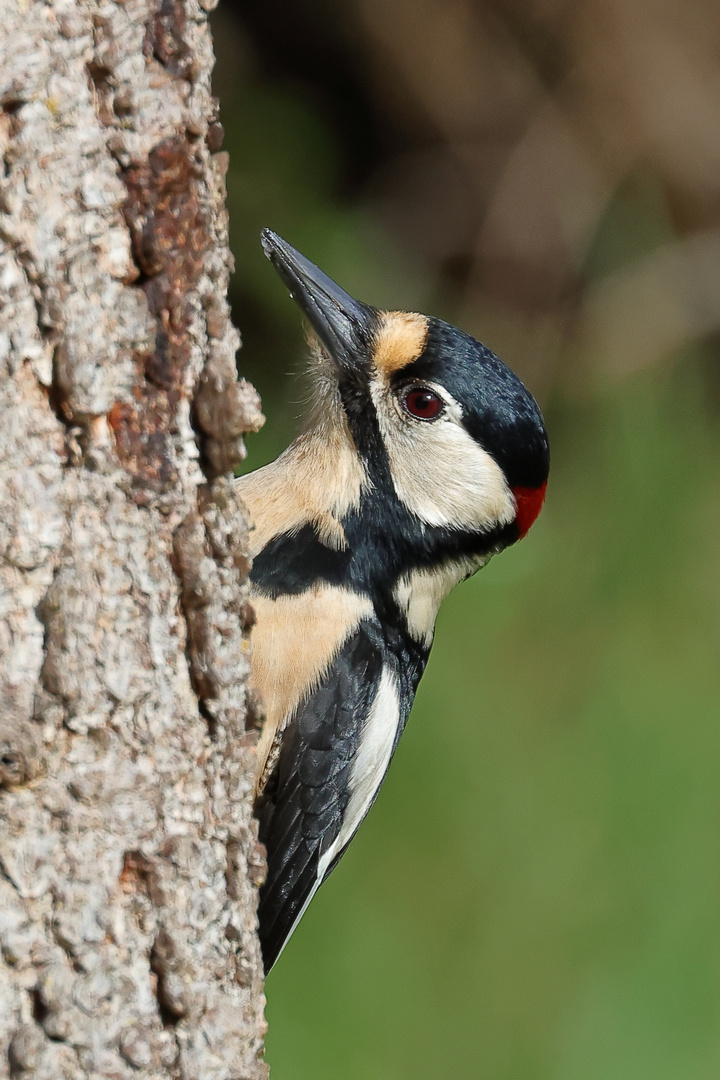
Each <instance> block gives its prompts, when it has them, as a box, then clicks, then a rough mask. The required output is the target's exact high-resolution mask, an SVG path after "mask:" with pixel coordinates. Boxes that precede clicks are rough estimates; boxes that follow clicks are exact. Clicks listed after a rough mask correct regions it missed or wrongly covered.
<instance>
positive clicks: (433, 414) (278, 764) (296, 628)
mask: <svg viewBox="0 0 720 1080" xmlns="http://www.w3.org/2000/svg"><path fill="white" fill-rule="evenodd" d="M263 246H264V249H265V253H266V254H267V256H268V258H269V259H270V261H271V263H272V264H273V266H274V267H275V269H276V270H277V272H278V274H279V275H280V277H281V278H282V280H283V281H284V283H285V285H286V286H287V287H288V288H289V290H290V293H291V295H292V297H293V298H294V299H295V301H296V302H297V304H298V305H299V307H300V308H301V310H302V312H303V313H304V314H305V316H306V317H307V319H308V321H309V323H310V327H311V330H312V334H313V342H312V344H313V357H314V358H313V376H314V394H313V407H312V414H311V418H310V421H309V423H308V425H307V427H306V429H305V430H304V432H303V434H301V435H300V436H299V438H297V439H296V440H295V442H294V443H293V444H292V445H291V446H290V447H289V448H288V449H287V450H286V451H285V452H284V453H283V454H281V455H280V457H279V458H278V459H277V461H275V462H273V463H272V464H270V465H266V466H265V467H264V468H262V469H259V470H258V471H257V472H254V473H251V474H249V475H247V476H243V477H241V478H240V479H239V480H238V481H237V486H238V490H239V493H240V496H241V498H242V499H243V501H244V502H245V504H246V505H247V506H248V508H249V510H250V514H251V517H252V520H253V523H254V531H253V532H252V534H251V548H252V550H251V555H252V558H253V567H252V572H251V585H252V598H253V604H254V607H255V610H256V617H257V623H256V627H255V630H254V635H253V659H252V673H251V681H252V684H253V685H254V687H255V688H256V690H257V691H259V693H260V695H261V697H262V699H263V701H264V705H265V710H266V720H265V726H264V730H263V733H262V736H261V739H260V743H259V747H258V776H257V813H258V817H259V821H260V838H261V840H262V841H263V842H264V843H265V845H266V847H267V862H268V874H267V880H266V881H265V884H264V885H263V887H262V890H261V893H260V907H259V923H260V940H261V945H262V950H263V959H264V964H265V969H266V971H269V970H270V968H271V967H272V965H273V964H274V963H275V961H276V959H277V957H278V956H279V954H280V952H281V950H282V949H283V947H284V945H285V943H286V942H287V940H288V938H289V937H290V935H291V933H292V932H293V930H294V928H295V927H296V925H297V923H298V921H299V920H300V918H301V916H302V915H303V913H304V911H305V909H306V908H307V906H308V904H309V903H310V900H311V899H312V897H313V895H314V893H315V891H316V890H317V888H318V886H319V885H320V884H321V883H322V882H323V881H324V880H325V878H326V877H327V876H328V874H329V873H330V872H331V870H332V869H333V868H334V867H335V866H336V865H337V862H338V860H339V859H340V857H341V856H342V854H343V853H344V851H345V849H346V848H347V846H348V844H349V843H350V841H351V840H352V838H353V836H354V835H355V832H356V830H357V828H358V826H359V825H360V822H361V821H362V819H363V818H364V817H365V815H366V814H367V812H368V810H369V809H370V807H371V805H372V803H373V801H374V799H375V797H376V795H377V793H378V790H379V788H380V785H381V784H382V782H383V780H384V778H385V774H386V772H387V769H388V766H389V764H390V759H391V758H392V755H393V752H394V750H395V747H396V746H397V743H398V739H399V738H400V735H401V733H402V730H403V728H404V726H405V722H406V720H407V718H408V714H409V712H410V707H411V705H412V702H413V698H414V696H415V691H416V689H417V685H418V682H419V680H420V676H421V675H422V673H423V669H424V667H425V663H426V661H427V658H428V653H429V650H430V646H431V643H432V639H433V630H434V623H435V617H436V615H437V611H438V607H439V605H440V602H441V601H442V599H443V598H444V597H445V596H446V595H447V593H448V592H449V591H450V589H452V587H453V586H454V585H456V584H457V583H458V582H459V581H462V580H463V578H466V577H468V576H469V575H470V574H474V573H475V571H476V570H478V569H479V568H480V567H481V566H483V565H484V564H485V563H487V562H488V560H489V559H490V558H491V556H492V555H494V554H496V553H497V552H499V551H501V550H502V549H503V548H505V547H508V546H509V545H510V544H514V543H515V541H516V540H519V539H520V538H521V537H523V536H524V535H525V534H526V533H527V531H528V529H529V528H530V526H531V525H532V523H533V522H534V520H535V518H536V517H537V515H538V513H539V512H540V508H541V506H542V502H543V498H544V496H545V486H546V482H547V475H548V464H549V453H548V440H547V435H546V432H545V427H544V424H543V420H542V416H541V414H540V410H539V409H538V406H537V404H536V403H535V400H534V399H533V397H532V396H531V395H530V393H529V392H528V391H527V390H526V389H525V387H524V386H523V384H522V383H521V382H520V380H519V379H518V378H517V377H516V376H515V375H514V374H513V373H512V372H511V371H510V370H509V369H508V368H507V367H506V366H505V364H503V363H502V361H501V360H499V359H498V358H497V356H495V355H494V354H493V353H492V352H490V350H489V349H487V348H486V347H485V346H484V345H481V344H480V343H479V342H478V341H475V340H474V339H473V338H472V337H470V336H469V335H468V334H465V333H463V331H462V330H458V329H457V328H456V327H454V326H451V325H449V324H448V323H446V322H442V321H441V320H440V319H434V318H428V317H426V316H425V315H418V314H412V313H407V312H399V311H378V310H376V309H375V308H373V307H370V306H369V305H367V304H363V303H359V302H358V301H357V300H353V299H352V297H351V296H349V295H348V294H347V293H346V292H344V291H343V289H341V288H340V287H339V286H338V285H337V284H336V283H335V282H334V281H332V280H331V279H330V278H329V277H328V276H327V275H326V274H324V273H323V272H322V270H320V269H319V268H318V267H317V266H315V265H314V264H313V263H311V262H310V261H309V260H308V259H306V258H305V257H304V256H303V255H301V254H300V253H299V252H298V251H296V250H295V249H294V248H292V247H291V246H290V245H289V244H288V243H286V242H285V241H284V240H282V239H281V238H280V237H279V236H277V235H276V234H275V233H273V232H270V230H265V231H264V232H263Z"/></svg>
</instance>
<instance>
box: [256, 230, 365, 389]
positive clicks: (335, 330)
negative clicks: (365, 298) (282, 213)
mask: <svg viewBox="0 0 720 1080" xmlns="http://www.w3.org/2000/svg"><path fill="white" fill-rule="evenodd" d="M262 245H263V249H264V251H265V254H266V255H267V257H268V259H269V260H270V262H271V263H272V264H273V266H274V267H275V269H276V270H277V272H278V274H279V275H280V277H281V278H282V280H283V281H284V282H285V284H286V285H287V287H288V289H289V290H290V295H291V296H292V298H293V300H294V301H295V302H296V304H297V305H298V306H299V307H300V309H301V310H302V311H303V312H304V314H305V315H306V316H307V318H308V319H309V320H310V324H311V326H312V328H313V330H314V331H315V333H316V334H317V335H318V337H319V338H320V341H321V342H322V344H323V345H324V346H325V348H326V349H327V351H328V352H329V353H330V356H331V357H332V359H333V360H334V361H335V363H336V364H337V365H338V367H339V368H340V370H341V371H343V372H345V373H349V372H350V371H357V369H358V366H359V365H360V366H362V365H363V361H365V362H367V359H368V357H369V355H370V350H371V342H372V337H373V331H374V328H375V322H376V318H377V315H376V312H375V309H374V308H372V307H370V306H369V305H368V304H361V303H360V302H359V301H358V300H353V298H352V296H350V295H349V294H348V293H346V292H345V290H344V289H341V288H340V286H339V285H337V284H336V283H335V282H334V281H333V280H332V278H329V277H328V276H327V274H324V273H323V272H322V270H321V269H320V268H319V267H317V266H315V264H314V263H311V262H310V260H309V259H306V258H305V256H304V255H301V254H300V252H299V251H296V250H295V248H294V247H291V246H290V244H288V243H287V242H286V241H285V240H283V239H282V237H280V236H278V235H277V233H274V232H272V231H271V230H270V229H263V231H262Z"/></svg>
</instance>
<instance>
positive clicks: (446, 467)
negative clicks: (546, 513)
mask: <svg viewBox="0 0 720 1080" xmlns="http://www.w3.org/2000/svg"><path fill="white" fill-rule="evenodd" d="M429 385H431V386H433V389H434V390H435V392H436V393H438V394H439V395H440V396H441V397H442V399H443V400H444V401H445V404H446V407H445V412H444V414H443V416H442V417H441V418H440V419H439V420H436V421H435V422H433V423H429V422H427V421H422V420H413V419H411V418H410V417H405V416H403V415H401V414H400V412H399V410H398V407H397V406H396V403H395V401H394V399H393V396H392V394H391V392H390V391H389V390H388V389H387V388H386V387H384V386H382V385H381V384H380V383H378V382H376V383H374V385H373V387H372V395H373V400H374V403H375V409H376V412H377V418H378V424H379V426H380V431H381V433H382V436H383V441H384V443H385V447H386V450H387V454H388V459H389V462H390V472H391V475H392V479H393V484H394V487H395V492H396V494H397V497H398V498H399V499H400V501H401V502H403V503H404V504H405V506H407V508H408V510H411V511H412V512H413V513H414V514H416V515H417V516H418V517H419V518H420V519H421V521H424V522H425V523H426V524H427V525H444V526H448V527H449V528H457V529H468V528H469V529H473V530H482V529H488V528H491V527H493V526H495V525H501V526H502V525H507V524H509V523H510V522H511V521H512V520H513V519H514V517H515V501H514V499H513V497H512V494H511V492H510V489H509V488H508V486H507V483H506V480H505V476H504V475H503V471H502V469H501V468H500V466H499V465H498V464H497V463H496V462H495V461H494V460H493V458H492V457H491V456H490V454H488V453H487V451H485V450H483V449H482V447H481V446H478V444H477V443H476V442H475V440H474V439H473V438H472V436H471V435H470V434H468V432H467V431H466V430H465V428H464V427H463V426H462V422H461V410H460V406H459V405H458V404H457V402H456V401H454V400H453V399H452V398H451V397H450V395H449V394H448V393H447V391H446V390H444V389H443V388H442V387H440V386H434V385H433V384H429Z"/></svg>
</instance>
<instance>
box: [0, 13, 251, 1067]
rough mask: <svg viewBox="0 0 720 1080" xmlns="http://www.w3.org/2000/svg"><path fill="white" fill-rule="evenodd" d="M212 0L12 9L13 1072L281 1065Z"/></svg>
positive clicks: (7, 992)
mask: <svg viewBox="0 0 720 1080" xmlns="http://www.w3.org/2000/svg"><path fill="white" fill-rule="evenodd" d="M210 6H211V2H205V0H200V3H198V2H197V0H185V2H184V3H181V2H180V0H161V3H160V6H159V7H158V6H157V2H155V3H153V2H152V0H54V2H47V3H41V2H39V0H0V39H1V40H0V147H1V149H2V155H3V157H2V166H3V168H2V171H1V172H0V297H1V302H2V314H1V315H0V372H1V377H0V410H1V411H0V418H1V420H0V555H1V556H2V557H1V558H0V604H1V605H2V619H1V620H0V654H2V667H1V669H0V681H1V683H2V690H1V692H2V699H1V700H2V711H1V713H0V950H1V956H0V1076H3V1077H7V1076H13V1077H15V1076H22V1077H33V1078H37V1080H40V1078H47V1080H62V1078H70V1077H72V1078H74V1080H76V1078H81V1077H92V1078H100V1077H113V1078H114V1080H115V1078H120V1077H140V1078H143V1080H150V1078H153V1080H156V1078H157V1080H160V1078H165V1077H183V1078H188V1080H215V1078H217V1080H221V1078H222V1080H226V1078H231V1077H233V1078H240V1077H242V1078H248V1080H256V1078H261V1077H265V1076H266V1075H267V1071H266V1066H265V1065H264V1064H263V1063H262V1059H261V1058H262V1035H263V1032H264V1021H263V1011H262V1010H263V1001H264V999H263V981H262V966H261V963H260V956H259V950H258V945H257V939H256V935H255V903H256V886H257V883H258V879H259V878H260V876H261V874H262V869H263V862H262V857H261V855H260V853H259V851H258V848H257V843H256V831H255V826H254V822H253V818H252V809H251V802H250V793H251V780H250V774H251V772H252V766H253V759H254V746H255V733H254V731H253V730H252V726H253V725H252V716H250V719H248V713H249V711H250V712H251V710H248V705H247V702H246V691H245V680H246V676H247V670H248V661H247V649H248V642H247V634H248V628H249V625H250V623H251V621H252V611H251V609H250V608H249V606H248V604H247V601H246V593H245V586H244V578H245V575H246V572H247V563H246V558H245V554H244V552H245V541H246V522H245V520H244V517H243V512H242V508H241V507H240V506H239V505H238V503H237V501H236V499H235V497H234V495H233V491H232V487H231V484H230V481H229V479H228V475H227V474H229V473H230V472H231V470H232V468H233V467H234V465H235V464H236V462H237V461H238V459H239V457H240V455H241V453H242V433H243V431H245V430H249V429H252V428H256V427H257V426H259V423H260V422H261V420H262V417H261V415H260V412H259V405H258V402H257V398H256V396H255V393H254V391H253V390H252V388H251V387H249V386H247V385H246V384H244V383H242V382H240V383H238V382H237V379H236V374H235V361H234V353H235V348H236V346H237V343H238V341H237V334H236V332H235V330H234V329H233V328H232V326H231V324H230V321H229V317H228V308H227V303H226V299H225V293H226V286H227V278H228V272H229V267H230V255H229V252H228V246H227V222H226V213H225V209H224V172H225V168H226V160H225V155H224V154H221V153H213V151H214V150H217V148H218V145H219V140H220V138H221V130H220V127H219V125H218V124H217V122H216V117H215V104H214V102H213V99H212V98H211V95H210V73H211V67H212V60H213V56H212V46H211V41H210V35H209V30H208V26H207V17H206V14H205V9H207V8H208V7H210Z"/></svg>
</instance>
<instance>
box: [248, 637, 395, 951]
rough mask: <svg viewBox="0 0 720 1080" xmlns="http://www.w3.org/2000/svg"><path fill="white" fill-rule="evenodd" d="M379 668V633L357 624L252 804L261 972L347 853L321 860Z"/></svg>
mask: <svg viewBox="0 0 720 1080" xmlns="http://www.w3.org/2000/svg"><path fill="white" fill-rule="evenodd" d="M382 668H383V657H382V653H381V650H380V645H379V642H378V640H377V637H376V636H375V634H374V633H373V629H372V628H371V627H369V626H364V625H363V624H361V626H360V627H359V628H358V630H357V632H356V633H355V634H354V635H353V636H352V637H351V638H350V639H349V640H348V641H347V642H346V644H345V645H344V646H343V648H342V649H341V650H340V652H339V653H338V656H337V658H336V660H335V662H334V663H333V665H332V667H331V668H330V670H329V672H328V674H327V675H326V676H325V678H324V679H323V681H322V682H321V684H320V685H319V687H318V688H317V690H316V691H315V692H314V693H313V694H312V696H311V697H310V698H309V699H308V701H307V702H305V704H303V705H302V706H301V707H300V708H299V709H298V711H297V712H296V714H295V716H294V717H293V719H292V720H291V722H290V724H289V726H288V728H287V729H286V731H285V734H284V735H283V741H282V746H281V750H280V756H279V759H278V763H277V765H276V767H275V770H274V771H273V773H272V775H271V777H270V779H269V780H268V783H267V786H266V788H265V791H264V792H263V794H262V796H261V798H260V800H259V805H258V808H257V813H258V817H259V819H260V839H261V840H262V842H263V843H264V844H265V846H266V848H267V861H268V875H267V879H266V881H265V884H264V885H263V887H262V889H261V891H260V906H259V910H258V917H259V921H260V943H261V946H262V953H263V961H264V964H265V970H266V972H267V971H269V970H270V968H271V967H272V966H273V964H274V963H275V961H276V959H277V958H278V956H279V955H280V952H281V951H282V948H283V946H284V945H285V942H286V941H287V939H288V938H289V937H290V934H291V933H292V931H293V930H294V928H295V925H296V924H297V922H298V920H299V918H300V916H301V915H302V913H303V911H304V910H305V908H306V907H307V904H308V903H309V902H310V899H311V898H312V896H313V894H314V892H315V890H316V889H317V887H318V886H319V885H320V884H321V882H322V881H323V880H324V878H326V877H327V876H328V874H329V873H330V871H331V870H332V869H333V867H334V866H335V865H336V863H337V861H338V859H339V858H340V855H341V854H342V850H344V847H343V849H342V850H341V851H339V852H337V854H336V855H335V856H334V857H333V859H332V862H331V863H330V865H324V863H327V859H326V860H324V863H323V862H321V860H322V857H323V855H324V854H325V853H327V852H328V851H329V849H330V848H331V846H332V845H333V843H334V841H336V840H337V838H338V836H339V834H340V829H341V825H342V821H343V815H344V813H345V810H346V808H347V805H348V802H349V800H350V795H351V770H352V765H353V761H354V759H355V756H356V754H357V751H358V748H359V746H360V742H361V736H362V733H363V728H364V727H365V723H366V721H367V718H368V716H369V713H370V710H371V708H372V704H373V701H374V700H375V698H376V696H377V693H378V688H379V686H380V680H381V677H382ZM378 786H379V785H378ZM373 797H374V796H373ZM370 801H372V800H370ZM369 805H370V803H368V806H369ZM349 839H350V838H348V842H349ZM344 846H346V844H345V845H344Z"/></svg>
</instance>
